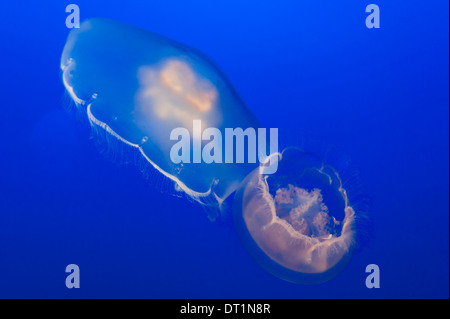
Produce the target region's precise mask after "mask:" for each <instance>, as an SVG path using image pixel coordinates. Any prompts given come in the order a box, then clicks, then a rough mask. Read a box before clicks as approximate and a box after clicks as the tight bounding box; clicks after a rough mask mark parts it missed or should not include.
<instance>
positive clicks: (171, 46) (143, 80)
mask: <svg viewBox="0 0 450 319" xmlns="http://www.w3.org/2000/svg"><path fill="white" fill-rule="evenodd" d="M61 69H62V70H63V82H64V85H65V87H66V89H67V91H68V92H69V94H70V96H71V97H72V99H73V100H74V101H75V103H76V104H77V107H79V108H82V109H85V110H86V112H87V115H88V117H89V120H90V123H91V124H92V126H93V127H94V128H95V129H100V130H103V131H104V132H105V133H106V135H107V136H109V137H111V138H113V140H114V142H115V141H119V142H120V143H122V144H123V145H126V146H127V147H131V148H134V149H136V150H138V151H139V153H140V156H142V158H143V159H144V161H145V162H146V163H147V164H148V165H150V166H151V167H153V168H155V169H156V170H157V171H159V172H160V173H162V174H163V175H165V176H166V177H168V178H169V179H171V180H173V181H174V182H175V183H176V185H177V189H178V190H180V189H181V190H183V191H184V192H186V193H187V194H188V195H189V196H192V197H193V198H194V199H196V200H198V201H200V202H202V201H206V200H207V199H208V198H209V199H215V200H217V201H219V202H220V201H222V200H223V199H224V198H226V197H227V196H228V195H229V194H231V193H232V192H233V191H234V190H235V189H236V188H237V186H238V185H239V183H240V182H241V181H242V180H243V179H244V178H245V176H247V174H248V173H249V172H250V171H251V170H252V169H253V168H254V167H255V166H256V164H239V165H227V164H225V163H210V164H207V163H205V162H200V163H198V162H195V159H194V158H192V157H191V158H190V162H189V163H187V162H180V163H175V162H174V161H172V160H171V158H170V154H171V148H172V146H173V145H174V143H175V142H174V141H173V140H171V132H172V131H173V130H174V129H175V128H179V127H181V128H186V129H188V130H189V131H190V138H191V144H192V145H194V146H193V147H194V148H195V147H196V146H195V145H197V147H198V146H199V145H201V147H202V148H203V146H204V145H205V144H206V143H207V138H208V137H209V138H211V136H206V141H205V133H203V136H202V137H203V140H202V141H195V140H194V135H195V134H194V132H193V130H194V129H193V121H195V120H200V121H201V126H202V127H201V130H202V131H203V130H204V129H205V128H209V127H214V128H218V129H219V130H220V131H223V130H224V128H237V127H240V128H243V129H245V128H248V127H254V128H256V127H259V125H258V121H257V120H256V118H255V116H254V115H253V114H252V112H251V111H250V110H249V109H248V108H247V107H246V105H245V104H244V102H243V101H242V99H241V98H240V96H239V95H238V93H237V92H236V90H235V89H234V88H233V86H232V85H231V83H230V82H229V80H228V79H227V77H226V76H225V75H224V74H223V72H222V71H220V70H219V69H218V68H217V67H216V66H215V65H214V63H213V62H211V61H210V60H209V59H208V58H207V57H206V56H204V55H203V54H202V53H200V52H198V51H196V50H194V49H192V48H190V47H188V46H185V45H183V44H180V43H178V42H175V41H172V40H170V39H167V38H165V37H162V36H160V35H157V34H154V33H151V32H148V31H146V30H142V29H140V28H137V27H133V26H130V25H127V24H124V23H120V22H117V21H113V20H108V19H99V18H97V19H91V20H87V21H85V22H84V23H82V24H81V26H80V28H79V29H73V30H72V31H71V32H70V34H69V36H68V39H67V42H66V45H65V47H64V51H63V54H62V57H61ZM199 143H200V144H199ZM195 151H196V150H195V149H193V150H191V153H194V152H195Z"/></svg>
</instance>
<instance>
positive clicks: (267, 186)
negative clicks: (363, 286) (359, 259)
mask: <svg viewBox="0 0 450 319" xmlns="http://www.w3.org/2000/svg"><path fill="white" fill-rule="evenodd" d="M233 216H234V221H235V226H236V229H237V231H238V234H239V236H240V238H241V240H242V242H243V243H244V245H245V246H246V248H247V250H248V251H249V252H250V254H251V255H253V257H254V258H255V259H256V260H257V261H258V262H259V263H260V264H261V265H262V266H263V267H264V268H266V269H267V270H268V271H270V272H272V273H273V274H275V275H276V276H278V277H280V278H282V279H285V280H288V281H292V282H297V283H317V282H323V281H326V280H328V279H330V278H332V277H334V276H335V275H336V274H337V273H338V272H339V271H340V270H341V269H342V268H343V267H344V266H345V265H346V263H347V262H348V260H349V258H350V257H351V255H352V252H353V248H354V243H355V235H356V234H355V233H356V232H355V212H354V210H353V208H352V207H351V206H350V204H349V201H348V198H347V194H346V191H345V190H344V189H343V188H342V183H341V180H340V178H339V175H338V174H337V173H336V172H335V171H334V169H333V168H332V167H329V166H324V165H323V163H322V161H321V159H320V158H319V157H317V156H315V155H313V154H309V153H305V152H303V151H301V150H298V149H293V148H291V149H287V150H285V151H284V152H283V153H282V154H280V161H279V166H278V171H277V172H276V173H275V174H273V175H264V174H260V173H259V170H255V171H254V172H253V173H251V174H249V176H247V178H246V179H245V180H244V181H243V182H242V184H241V185H240V187H239V189H238V191H237V194H236V197H235V200H234V206H233Z"/></svg>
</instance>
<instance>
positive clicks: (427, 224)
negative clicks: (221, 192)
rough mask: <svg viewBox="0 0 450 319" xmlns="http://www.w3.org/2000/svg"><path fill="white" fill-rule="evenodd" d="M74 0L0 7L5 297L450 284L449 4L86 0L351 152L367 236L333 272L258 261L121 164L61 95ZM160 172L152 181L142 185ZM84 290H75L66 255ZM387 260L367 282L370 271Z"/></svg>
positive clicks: (358, 292)
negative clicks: (205, 58)
mask: <svg viewBox="0 0 450 319" xmlns="http://www.w3.org/2000/svg"><path fill="white" fill-rule="evenodd" d="M69 3H70V2H65V1H17V2H14V1H9V2H2V3H1V5H0V30H1V31H0V49H1V50H0V92H1V94H0V96H1V111H0V139H1V142H0V164H1V166H0V167H1V170H0V297H1V298H5V297H39V298H47V297H57V298H79V297H87V298H91V297H146V298H421V297H426V298H429V297H440V298H443V297H446V298H448V296H449V195H448V192H449V180H448V176H449V170H448V163H449V146H448V143H449V135H448V134H449V133H448V132H449V120H448V116H449V104H448V103H449V95H448V92H449V91H448V85H449V74H448V67H449V65H448V57H449V50H448V48H449V43H448V22H449V21H448V9H449V8H448V2H447V1H415V0H412V1H386V0H377V1H376V2H375V3H377V4H378V5H379V6H380V8H381V28H380V29H377V30H375V29H371V30H369V29H367V28H366V27H365V17H366V15H367V14H366V13H365V7H366V5H367V4H369V3H371V2H367V1H360V0H352V1H322V0H320V1H286V0H280V1H275V2H270V1H245V2H244V1H231V0H228V1H220V2H218V1H136V0H128V1H125V2H121V3H120V4H119V2H117V3H116V2H111V1H95V3H94V2H93V1H77V2H76V4H78V5H79V7H80V9H81V18H82V20H84V19H87V18H90V17H98V16H101V17H108V18H113V19H117V20H120V21H123V22H127V23H130V24H134V25H137V26H140V27H143V28H146V29H148V30H152V31H155V32H157V33H160V34H163V35H165V36H168V37H170V38H173V39H176V40H178V41H180V42H183V43H186V44H188V45H191V46H193V47H195V48H198V49H200V50H201V51H203V52H205V53H207V54H208V55H209V56H211V57H212V58H213V59H214V60H215V61H216V62H217V63H218V64H219V65H220V66H221V67H222V69H223V70H224V71H225V72H226V73H227V74H228V76H229V77H230V79H231V80H232V82H233V83H234V84H235V86H236V88H237V89H238V90H239V92H240V93H241V95H242V96H243V98H244V99H245V101H246V102H247V103H248V105H249V106H250V108H251V109H252V110H253V112H254V113H255V114H256V116H257V117H258V118H259V119H260V121H261V123H262V124H263V126H265V127H278V128H279V134H280V140H282V139H283V138H284V139H286V140H288V141H289V142H295V141H296V139H297V137H298V138H299V139H300V138H301V137H302V136H304V135H306V136H309V138H311V139H314V138H316V137H317V139H318V140H320V143H323V145H322V146H324V147H325V148H326V147H335V148H336V149H338V150H341V151H342V152H344V153H345V154H347V155H348V156H349V157H350V158H351V159H352V160H353V162H354V163H355V165H356V166H357V167H358V168H359V169H360V172H361V173H360V178H361V180H362V182H363V184H364V185H365V192H366V193H367V194H368V196H369V197H370V200H371V202H372V206H371V214H370V217H371V228H373V232H372V237H371V238H370V241H369V242H368V244H365V245H364V247H363V249H362V250H360V251H357V252H356V253H355V255H354V256H353V258H352V260H351V262H350V264H349V265H348V267H347V268H346V269H345V270H344V271H343V272H342V273H341V274H340V275H339V276H337V277H336V278H335V279H333V280H331V281H329V282H327V283H324V284H320V285H313V286H303V285H296V284H291V283H287V282H284V281H282V280H280V279H278V278H276V277H274V276H272V275H271V274H269V273H267V272H266V271H265V270H263V269H262V268H261V267H260V266H259V265H258V264H257V263H255V262H254V261H253V260H252V258H251V257H250V256H249V255H248V254H247V252H246V251H245V250H244V247H243V246H242V245H241V243H240V242H239V239H238V237H237V235H236V233H235V231H234V229H233V226H232V225H231V224H230V223H229V222H226V221H225V222H218V223H211V222H210V221H208V219H207V218H206V217H205V213H204V211H203V210H202V209H201V208H200V207H199V206H198V205H195V204H193V203H190V202H188V201H186V200H185V199H183V198H176V197H172V196H169V195H166V194H161V193H160V192H159V191H158V190H157V189H155V187H153V186H152V185H149V183H148V182H146V181H145V180H144V179H143V178H142V176H141V174H140V172H139V171H138V170H137V169H136V168H135V167H134V166H132V165H119V166H117V165H114V164H113V163H111V162H110V161H108V160H106V159H105V158H104V157H103V156H102V155H101V154H100V152H99V151H98V150H97V148H96V146H95V143H94V141H92V140H90V138H89V137H90V130H89V127H87V126H85V125H83V124H82V123H81V122H80V121H77V120H76V119H74V118H73V117H72V116H70V115H69V114H68V113H67V112H66V111H65V110H64V109H63V105H64V104H66V103H67V101H66V100H65V99H64V87H63V85H62V83H61V78H60V70H59V59H60V54H61V52H62V48H63V46H64V43H65V39H66V36H67V34H68V32H69V30H68V29H67V28H66V26H65V18H66V16H67V14H66V13H65V7H66V5H67V4H69ZM150 184H151V183H150ZM70 263H75V264H78V265H79V266H80V269H81V288H80V289H72V290H69V289H67V288H66V287H65V276H66V274H65V272H64V270H65V267H66V265H68V264H70ZM371 263H375V264H377V265H379V267H380V269H381V288H380V289H372V290H370V289H367V288H366V286H365V277H366V273H365V267H366V265H367V264H371Z"/></svg>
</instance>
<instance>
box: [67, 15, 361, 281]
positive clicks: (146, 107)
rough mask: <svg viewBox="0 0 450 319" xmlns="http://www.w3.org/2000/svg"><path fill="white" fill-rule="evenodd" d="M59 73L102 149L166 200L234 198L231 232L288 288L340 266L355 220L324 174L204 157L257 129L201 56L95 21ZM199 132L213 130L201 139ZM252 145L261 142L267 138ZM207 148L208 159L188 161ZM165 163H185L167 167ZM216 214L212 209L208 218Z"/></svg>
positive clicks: (288, 158)
mask: <svg viewBox="0 0 450 319" xmlns="http://www.w3.org/2000/svg"><path fill="white" fill-rule="evenodd" d="M61 70H62V81H63V84H64V86H65V88H66V91H67V92H68V94H69V96H70V97H71V99H72V100H73V102H74V103H75V105H76V108H77V109H78V110H80V111H81V112H83V113H85V114H86V115H87V118H88V120H89V123H90V125H91V127H92V129H93V132H94V133H95V134H96V136H97V137H99V138H100V139H103V141H104V142H105V143H106V144H107V145H108V146H109V147H111V148H116V147H117V148H118V149H120V151H119V153H121V152H124V153H126V154H128V153H127V152H130V154H131V155H130V156H128V157H127V159H130V158H131V160H132V161H133V162H134V163H135V164H136V165H138V166H139V167H140V168H141V169H142V170H143V171H146V170H153V171H155V172H157V173H158V174H159V175H160V176H163V177H164V178H165V179H167V180H168V181H170V182H171V183H173V186H174V187H173V189H174V190H175V191H176V192H179V193H184V194H186V195H187V196H188V197H189V198H192V199H194V200H196V201H197V202H199V203H201V204H205V205H210V206H217V207H219V209H221V205H222V203H223V202H224V201H225V199H227V198H232V196H230V195H231V194H233V193H234V194H235V195H234V198H232V199H233V207H232V215H233V220H234V225H235V228H236V230H237V233H238V235H239V237H240V238H241V241H242V243H243V244H244V246H245V247H246V248H247V250H248V251H249V253H250V254H251V255H252V256H253V257H254V258H255V259H256V261H257V262H258V263H259V264H261V265H262V266H263V267H264V268H266V269H267V270H268V271H269V272H271V273H273V274H274V275H275V276H277V277H279V278H282V279H285V280H288V281H292V282H296V283H317V282H323V281H326V280H328V279H330V278H333V277H334V276H335V275H337V274H338V273H339V272H340V271H341V270H342V269H343V268H344V267H345V265H346V264H347V263H348V261H349V259H350V257H351V255H352V252H353V250H354V248H355V242H356V226H355V225H356V216H355V210H354V207H353V206H352V205H351V204H350V200H349V198H348V196H347V191H346V189H344V187H343V182H342V180H341V178H340V176H339V174H338V173H337V171H336V170H335V169H334V168H333V167H332V166H329V165H325V164H324V161H323V160H322V159H321V158H320V157H319V156H317V155H315V154H312V153H307V152H304V151H302V150H300V149H297V148H288V149H286V150H284V151H283V152H282V153H278V149H277V150H276V152H274V151H273V150H272V147H271V146H270V147H268V148H267V147H266V144H264V145H265V146H264V147H262V149H258V157H259V159H260V162H261V164H256V162H252V161H247V162H238V163H233V161H231V162H227V161H226V160H225V161H222V160H221V159H220V156H219V160H216V159H217V155H218V154H216V149H214V151H213V150H212V149H208V145H209V142H208V141H210V140H211V139H214V138H215V134H214V132H217V131H219V132H223V131H225V132H226V131H227V130H228V129H229V128H240V129H241V130H243V129H246V128H253V129H254V128H259V126H260V125H259V122H258V120H257V119H256V117H255V116H254V115H253V113H252V112H251V110H250V109H249V108H248V107H247V106H246V104H245V103H244V101H243V100H242V98H241V97H240V96H239V94H238V93H237V91H236V89H235V88H234V87H233V85H232V84H231V82H230V81H229V80H228V78H227V77H226V75H225V74H224V73H223V72H222V71H221V70H220V69H219V68H218V67H217V66H216V65H215V63H214V62H212V61H211V60H210V59H209V58H208V57H207V56H205V55H204V54H203V53H201V52H199V51H197V50H195V49H193V48H191V47H188V46H186V45H184V44H181V43H178V42H176V41H173V40H171V39H168V38H165V37H163V36H161V35H158V34H155V33H152V32H149V31H146V30H143V29H140V28H137V27H134V26H130V25H127V24H124V23H121V22H117V21H114V20H109V19H103V18H96V19H90V20H87V21H84V22H83V23H82V24H81V25H80V28H79V29H73V30H72V31H71V32H70V34H69V36H68V39H67V42H66V44H65V46H64V50H63V53H62V57H61ZM196 124H198V125H199V126H198V125H196ZM202 126H203V128H215V129H216V131H214V130H209V131H208V129H205V130H203V131H202ZM188 128H189V129H188ZM260 130H264V129H261V128H259V129H258V132H260ZM174 132H175V133H174ZM185 135H187V139H188V140H189V143H188V145H189V147H188V148H187V153H184V154H183V155H180V154H179V151H180V150H183V147H180V148H179V149H175V152H174V148H173V147H174V141H176V140H178V139H179V138H180V139H181V140H182V139H183V138H185V137H186V136H185ZM225 135H226V133H225ZM261 140H263V141H264V143H265V141H266V137H265V136H263V138H262V139H261ZM259 141H260V138H259V135H258V145H259ZM243 143H244V142H242V145H243ZM247 144H250V138H248V139H247ZM191 145H192V148H191ZM205 150H208V151H209V153H208V152H207V153H208V154H207V155H209V157H208V156H207V157H208V158H210V159H211V158H214V159H215V160H209V161H202V160H199V158H196V155H195V154H197V155H199V154H202V155H204V152H205ZM200 151H201V152H200ZM199 152H200V153H199ZM174 154H175V157H177V158H178V157H182V158H183V160H180V161H178V160H174V157H173V156H174ZM185 155H187V157H184V156H185ZM235 155H236V156H237V154H235ZM249 157H250V156H249ZM261 159H263V160H262V161H261ZM264 159H265V160H264ZM274 167H275V169H274ZM217 215H218V213H217V212H216V211H212V212H211V211H210V215H209V217H210V219H215V218H216V217H217Z"/></svg>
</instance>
